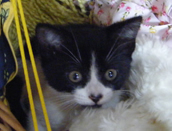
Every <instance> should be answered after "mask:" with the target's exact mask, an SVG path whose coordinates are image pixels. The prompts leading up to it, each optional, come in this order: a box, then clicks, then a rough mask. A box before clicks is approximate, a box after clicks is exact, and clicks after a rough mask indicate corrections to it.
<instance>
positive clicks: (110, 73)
mask: <svg viewBox="0 0 172 131" xmlns="http://www.w3.org/2000/svg"><path fill="white" fill-rule="evenodd" d="M116 76H117V71H116V70H114V69H109V70H107V71H106V73H105V78H106V79H107V80H108V81H112V80H114V79H115V78H116Z"/></svg>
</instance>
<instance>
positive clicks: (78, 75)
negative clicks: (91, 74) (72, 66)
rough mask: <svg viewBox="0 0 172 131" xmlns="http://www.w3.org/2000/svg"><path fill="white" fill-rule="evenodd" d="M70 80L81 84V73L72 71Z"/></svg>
mask: <svg viewBox="0 0 172 131" xmlns="http://www.w3.org/2000/svg"><path fill="white" fill-rule="evenodd" d="M69 79H70V80H71V81H72V82H75V83H77V82H80V81H81V80H82V75H81V73H80V72H78V71H72V72H71V73H70V74H69Z"/></svg>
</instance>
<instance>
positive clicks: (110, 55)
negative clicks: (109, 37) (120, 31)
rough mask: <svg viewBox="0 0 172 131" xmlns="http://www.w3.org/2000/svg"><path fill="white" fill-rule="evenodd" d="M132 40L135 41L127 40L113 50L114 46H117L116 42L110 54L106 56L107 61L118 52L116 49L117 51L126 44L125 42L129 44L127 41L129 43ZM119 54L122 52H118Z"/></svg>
mask: <svg viewBox="0 0 172 131" xmlns="http://www.w3.org/2000/svg"><path fill="white" fill-rule="evenodd" d="M132 41H133V40H130V41H127V42H125V43H123V44H121V45H119V46H118V47H117V48H116V49H115V50H114V51H113V49H114V46H115V43H114V45H113V46H112V48H111V50H110V54H108V55H107V56H106V61H109V60H110V59H112V56H113V55H114V54H115V53H116V51H117V50H118V49H119V48H120V47H122V46H125V44H127V43H129V42H132ZM112 51H113V52H112ZM117 55H120V54H117ZM114 57H116V56H114Z"/></svg>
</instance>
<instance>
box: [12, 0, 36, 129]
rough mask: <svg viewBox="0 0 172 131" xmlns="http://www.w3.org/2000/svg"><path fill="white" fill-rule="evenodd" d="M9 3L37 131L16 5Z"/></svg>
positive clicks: (13, 0) (13, 1) (14, 2)
mask: <svg viewBox="0 0 172 131" xmlns="http://www.w3.org/2000/svg"><path fill="white" fill-rule="evenodd" d="M11 2H12V4H13V8H14V17H15V23H16V30H17V36H18V41H19V49H20V52H21V58H22V63H23V70H24V74H25V80H26V87H27V92H28V97H29V102H30V108H31V113H32V118H33V125H34V129H35V131H38V124H37V118H36V112H35V107H34V102H33V97H32V91H31V87H30V80H29V75H28V70H27V64H26V58H25V52H24V47H23V41H22V36H21V30H20V23H19V17H18V13H17V5H16V1H15V0H11Z"/></svg>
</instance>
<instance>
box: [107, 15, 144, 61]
mask: <svg viewBox="0 0 172 131" xmlns="http://www.w3.org/2000/svg"><path fill="white" fill-rule="evenodd" d="M141 22H142V17H140V16H139V17H134V18H131V19H128V20H126V21H123V22H119V23H115V24H113V25H111V26H109V27H107V28H106V31H107V35H108V39H109V41H110V42H109V43H111V44H112V45H110V46H112V47H114V48H115V49H117V50H116V52H119V53H120V54H123V55H126V56H127V57H129V58H131V55H132V53H133V51H134V49H135V40H136V36H137V33H138V30H139V28H140V24H141Z"/></svg>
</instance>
